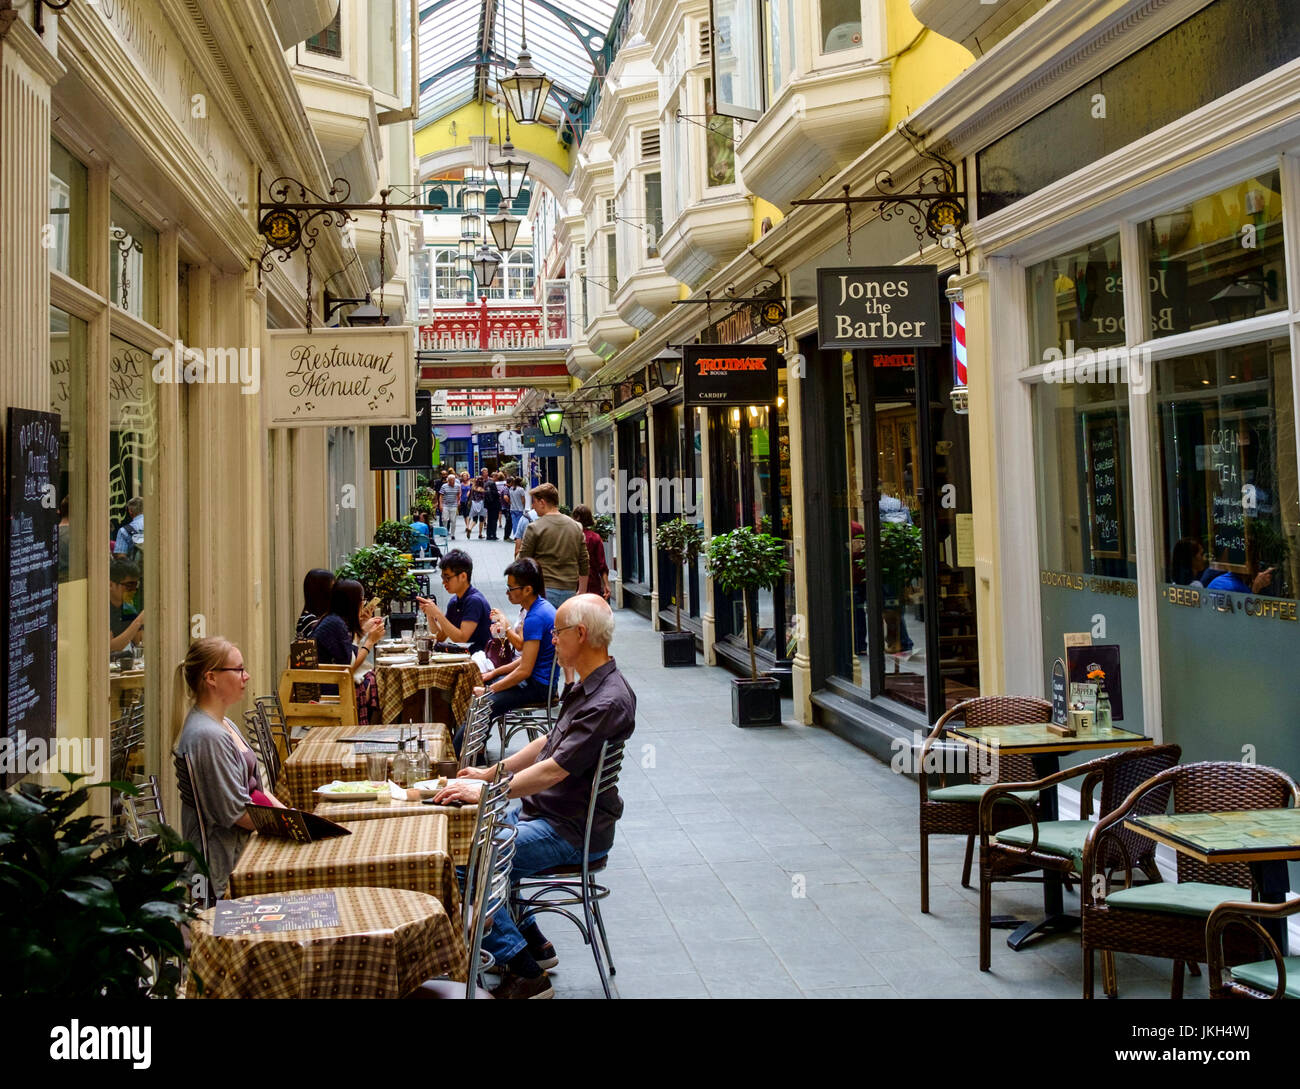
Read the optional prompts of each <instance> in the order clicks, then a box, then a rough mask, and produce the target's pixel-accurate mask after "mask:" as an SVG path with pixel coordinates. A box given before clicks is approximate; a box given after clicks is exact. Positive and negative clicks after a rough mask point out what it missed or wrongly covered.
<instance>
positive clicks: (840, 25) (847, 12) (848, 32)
mask: <svg viewBox="0 0 1300 1089" xmlns="http://www.w3.org/2000/svg"><path fill="white" fill-rule="evenodd" d="M818 7H819V8H820V11H821V24H822V46H821V48H822V52H823V53H838V52H839V51H840V50H841V49H856V48H857V47H858V46H860V45H861V44H862V8H861V7H860V6H859V0H820V2H819V4H818Z"/></svg>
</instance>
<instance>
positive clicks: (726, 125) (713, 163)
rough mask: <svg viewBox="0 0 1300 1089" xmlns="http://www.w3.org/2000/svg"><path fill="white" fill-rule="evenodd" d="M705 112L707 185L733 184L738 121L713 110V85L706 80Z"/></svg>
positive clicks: (705, 182)
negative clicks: (706, 121)
mask: <svg viewBox="0 0 1300 1089" xmlns="http://www.w3.org/2000/svg"><path fill="white" fill-rule="evenodd" d="M704 112H705V113H706V114H707V115H708V131H707V133H706V135H705V150H706V152H707V154H706V155H705V167H706V170H707V173H706V176H705V181H704V184H705V185H706V186H709V187H711V186H715V185H732V184H733V183H734V182H735V180H736V142H735V129H736V122H735V121H734V120H733V119H732V118H730V117H722V116H719V115H718V114H716V113H714V111H713V87H712V85H711V84H710V82H709V81H708V80H705V81H704Z"/></svg>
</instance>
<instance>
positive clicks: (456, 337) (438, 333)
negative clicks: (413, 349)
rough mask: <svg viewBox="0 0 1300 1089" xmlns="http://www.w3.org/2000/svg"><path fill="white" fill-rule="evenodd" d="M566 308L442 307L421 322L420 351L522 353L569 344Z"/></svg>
mask: <svg viewBox="0 0 1300 1089" xmlns="http://www.w3.org/2000/svg"><path fill="white" fill-rule="evenodd" d="M568 325H569V323H568V314H567V308H563V307H557V308H555V309H549V310H548V308H547V307H544V306H489V305H488V301H487V300H486V299H482V300H480V302H479V304H478V305H477V306H439V307H435V308H434V309H433V310H432V312H431V313H430V314H429V316H428V318H426V319H425V320H423V321H422V322H421V323H420V348H421V350H423V351H434V352H492V351H519V350H523V349H529V348H552V347H558V346H560V345H563V344H567V343H568Z"/></svg>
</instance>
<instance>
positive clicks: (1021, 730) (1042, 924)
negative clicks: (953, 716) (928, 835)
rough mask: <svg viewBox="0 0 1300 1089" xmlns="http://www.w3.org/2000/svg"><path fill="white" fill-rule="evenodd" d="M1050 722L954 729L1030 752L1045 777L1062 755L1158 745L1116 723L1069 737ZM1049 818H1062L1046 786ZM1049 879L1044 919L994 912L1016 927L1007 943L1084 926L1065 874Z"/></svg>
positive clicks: (971, 738)
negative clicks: (1072, 907) (1068, 900)
mask: <svg viewBox="0 0 1300 1089" xmlns="http://www.w3.org/2000/svg"><path fill="white" fill-rule="evenodd" d="M1048 725H1049V724H1048V723H1046V722H1032V723H1019V724H1016V725H1012V726H956V727H950V728H949V731H948V732H949V733H950V734H952V735H953V736H955V737H960V738H961V739H962V740H963V741H964V742H966V744H967V745H969V746H970V747H971V748H973V749H978V750H980V751H981V752H984V753H987V754H988V755H989V756H990V757H991V758H993V759H995V760H996V759H997V756H998V754H999V753H1005V754H1007V755H1008V756H1029V757H1032V759H1033V762H1034V773H1035V775H1037V776H1038V778H1040V779H1045V778H1047V776H1049V775H1052V774H1053V773H1055V772H1057V771H1059V770H1060V766H1061V765H1060V758H1061V757H1062V756H1067V755H1069V754H1070V753H1072V752H1084V751H1088V750H1091V749H1133V748H1139V747H1141V746H1143V745H1151V744H1153V742H1152V740H1151V738H1149V737H1144V736H1143V735H1142V734H1135V733H1132V732H1131V731H1129V730H1121V729H1118V728H1117V727H1114V726H1111V727H1107V728H1105V729H1102V728H1100V727H1096V726H1094V727H1093V728H1092V729H1090V730H1086V731H1084V732H1082V733H1080V734H1077V735H1076V736H1074V737H1065V736H1063V735H1061V734H1058V733H1055V732H1053V731H1052V730H1050V729H1048ZM1039 805H1040V806H1041V807H1042V810H1043V820H1045V821H1054V820H1058V819H1059V810H1058V809H1057V798H1056V787H1054V786H1053V787H1051V788H1050V789H1048V790H1045V791H1043V793H1042V796H1041V798H1040V800H1039ZM1043 876H1044V882H1043V918H1042V919H1040V920H1038V921H1037V922H1034V921H1032V920H1030V921H1022V920H1019V919H1014V918H1011V917H1010V916H994V918H993V926H995V927H997V928H999V929H1010V930H1012V934H1011V935H1010V936H1009V937H1008V938H1007V945H1009V946H1010V947H1011V948H1012V949H1016V950H1018V949H1020V948H1021V947H1022V946H1024V945H1025V944H1026V943H1027V942H1029V941H1030V940H1031V939H1033V938H1036V937H1038V936H1039V935H1041V934H1048V933H1057V932H1060V931H1065V930H1073V929H1074V928H1075V927H1077V926H1078V925H1079V916H1077V915H1067V914H1066V912H1065V897H1064V885H1063V883H1062V881H1061V875H1060V874H1057V873H1046V874H1044V875H1043Z"/></svg>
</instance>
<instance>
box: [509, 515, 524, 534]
mask: <svg viewBox="0 0 1300 1089" xmlns="http://www.w3.org/2000/svg"><path fill="white" fill-rule="evenodd" d="M525 521H527V519H526V518H525V517H524V512H523V511H521V510H512V511H511V512H510V536H511V537H518V536H520V529H519V527H520V526H522V525H523V524H524V522H525Z"/></svg>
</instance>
